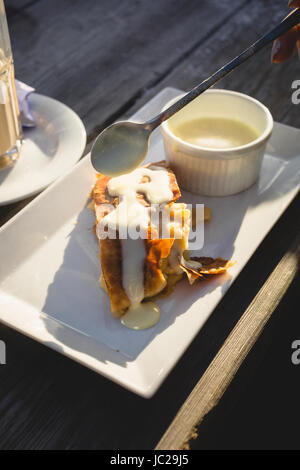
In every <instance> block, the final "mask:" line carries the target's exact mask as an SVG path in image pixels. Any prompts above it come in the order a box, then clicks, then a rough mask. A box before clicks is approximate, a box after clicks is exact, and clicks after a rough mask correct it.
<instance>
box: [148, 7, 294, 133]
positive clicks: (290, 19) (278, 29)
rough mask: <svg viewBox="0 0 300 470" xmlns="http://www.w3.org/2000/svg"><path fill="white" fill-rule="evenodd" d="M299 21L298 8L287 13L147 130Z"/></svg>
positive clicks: (152, 122)
mask: <svg viewBox="0 0 300 470" xmlns="http://www.w3.org/2000/svg"><path fill="white" fill-rule="evenodd" d="M298 23H300V8H297V9H296V10H294V11H293V12H292V13H290V15H288V16H287V17H286V18H285V19H284V20H283V21H282V22H281V23H279V24H278V25H277V26H275V28H273V29H272V30H271V31H269V32H268V33H267V34H265V35H264V36H262V37H261V38H260V39H258V41H256V42H255V43H254V44H252V45H251V46H250V47H248V49H246V50H245V51H244V52H242V53H241V54H240V55H238V56H237V57H235V58H234V59H233V60H231V61H230V62H228V63H227V64H226V65H224V66H223V67H221V68H220V69H219V70H217V72H215V73H214V74H213V75H211V76H210V77H209V78H207V79H206V80H204V81H203V82H202V83H200V85H197V86H196V87H195V88H193V89H192V90H191V91H189V92H188V93H187V94H186V95H184V96H183V97H182V98H181V99H179V100H178V101H176V103H174V104H172V105H171V106H170V107H169V108H167V109H165V110H164V111H162V112H161V113H160V114H158V115H157V116H155V117H154V118H153V119H151V120H149V121H147V123H146V125H147V128H148V130H150V131H153V130H154V129H155V128H156V127H158V126H159V125H160V124H161V123H162V122H163V121H166V120H167V119H169V118H170V117H171V116H173V114H175V113H177V111H180V109H182V108H183V107H184V106H186V105H187V104H188V103H190V102H191V101H193V100H194V99H195V98H196V97H197V96H199V95H200V94H201V93H203V92H204V91H205V90H207V89H208V88H210V87H211V86H212V85H214V84H215V83H217V82H218V81H219V80H221V78H223V77H225V76H226V75H228V74H229V73H230V72H232V71H233V70H234V69H235V68H236V67H238V66H239V65H241V64H242V63H243V62H245V61H246V60H247V59H249V58H250V57H252V56H253V55H254V54H256V52H258V51H260V50H261V49H262V48H263V47H264V46H266V45H267V44H269V43H270V42H272V41H274V39H276V38H278V37H279V36H281V35H282V34H284V33H285V32H287V31H289V30H290V29H291V28H292V27H293V26H295V25H296V24H298Z"/></svg>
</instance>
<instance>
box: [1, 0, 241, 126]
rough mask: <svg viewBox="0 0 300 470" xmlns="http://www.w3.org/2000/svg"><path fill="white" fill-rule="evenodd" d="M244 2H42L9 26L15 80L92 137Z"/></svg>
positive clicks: (105, 0) (169, 0) (109, 0)
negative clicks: (66, 111) (55, 104)
mask: <svg viewBox="0 0 300 470" xmlns="http://www.w3.org/2000/svg"><path fill="white" fill-rule="evenodd" d="M246 3H248V2H247V1H242V2H241V1H240V0H224V1H223V2H222V4H220V2H219V1H218V0H210V1H209V2H205V4H203V3H199V1H197V0H190V1H185V0H180V1H174V0H165V1H164V2H148V1H146V0H140V1H136V0H131V1H129V2H128V1H127V2H120V1H118V0H102V1H101V2H95V1H94V0H85V1H84V2H82V1H74V0H52V1H51V2H49V1H48V2H47V1H46V2H45V1H39V2H37V3H34V4H33V5H32V6H31V7H29V8H26V10H25V12H24V15H18V16H16V15H15V16H14V17H13V19H12V22H11V23H10V22H9V23H10V24H9V25H10V31H11V38H12V45H13V51H14V59H15V68H16V75H17V77H19V78H20V80H23V81H25V82H28V83H29V84H31V85H32V86H34V87H36V89H37V91H38V92H40V93H44V94H46V95H49V96H52V97H54V98H57V99H59V100H61V101H63V102H64V103H66V104H68V105H69V106H71V107H72V108H73V109H74V110H75V111H76V112H77V113H78V114H79V115H80V117H81V118H82V119H83V121H84V123H85V125H86V128H87V132H88V134H90V132H91V131H92V130H93V129H95V128H101V127H103V125H105V123H107V122H110V121H111V120H112V119H114V118H116V117H118V116H120V115H121V114H122V113H123V112H124V110H126V109H127V107H128V106H129V105H130V104H131V103H132V102H133V101H134V100H135V99H136V98H137V97H138V96H140V95H141V94H142V93H143V91H144V90H145V89H147V88H148V87H149V86H152V84H153V83H156V82H157V81H159V80H160V79H161V77H162V76H163V75H165V74H166V73H168V71H169V70H172V69H173V67H174V66H176V65H177V64H178V62H179V61H180V60H181V59H182V58H183V57H184V56H185V55H186V54H188V53H189V52H190V51H191V50H193V49H194V48H195V47H197V45H199V44H201V42H202V41H203V40H204V38H205V37H207V36H208V35H209V34H211V32H212V31H214V30H216V29H217V28H218V27H219V25H220V24H222V22H223V21H226V20H227V19H228V18H230V16H231V15H232V13H233V12H234V10H235V9H236V8H241V7H242V6H243V5H245V4H246ZM8 20H9V18H8Z"/></svg>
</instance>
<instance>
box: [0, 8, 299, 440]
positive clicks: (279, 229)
mask: <svg viewBox="0 0 300 470" xmlns="http://www.w3.org/2000/svg"><path fill="white" fill-rule="evenodd" d="M7 4H8V6H9V5H10V1H7ZM25 4H26V5H27V6H26V5H25ZM24 5H25V8H22V6H24ZM12 7H13V8H12ZM285 11H286V10H285V6H284V1H281V0H277V1H274V0H259V1H257V0H250V1H248V0H247V1H238V0H236V1H235V0H228V1H227V0H224V1H223V2H219V1H217V0H201V1H198V0H197V1H196V0H191V1H187V0H181V1H175V0H173V1H172V0H165V1H164V2H159V1H153V2H146V1H136V0H130V1H128V2H118V1H117V0H111V1H110V2H108V1H107V0H101V2H95V1H92V0H85V1H84V2H83V1H79V0H72V1H71V0H60V1H58V0H51V1H50V0H37V1H36V2H35V1H32V2H29V1H28V2H27V1H26V0H24V3H23V2H22V0H19V1H18V0H13V1H12V2H11V8H10V9H9V13H10V15H9V17H8V20H9V25H10V30H11V34H12V43H13V48H14V55H15V62H16V71H17V75H18V77H19V78H20V79H21V80H24V81H27V82H28V83H30V84H32V85H33V86H36V88H37V90H38V91H39V92H41V93H45V94H48V95H50V96H52V97H54V98H57V99H60V100H61V101H63V102H65V103H66V104H68V105H69V106H71V107H72V108H73V109H75V111H77V112H78V113H79V115H80V116H81V117H82V118H83V119H84V122H85V124H86V126H87V129H88V132H89V134H90V139H91V138H92V137H93V135H94V133H95V132H96V131H97V130H98V129H101V128H102V127H103V126H105V124H106V123H107V122H111V121H112V120H114V119H117V118H118V119H119V118H122V117H125V116H128V115H130V114H132V113H133V112H134V111H135V110H136V109H137V108H138V107H140V106H141V105H142V104H144V103H145V102H146V101H148V99H149V98H150V97H151V96H153V95H154V94H155V93H157V91H159V90H160V89H162V88H163V87H165V86H167V85H171V86H177V87H180V88H183V89H188V88H190V87H191V86H193V85H195V84H196V83H198V81H200V80H201V79H202V78H204V77H205V76H207V75H208V74H209V73H211V72H213V71H214V70H215V69H216V68H217V67H219V66H221V65H223V63H224V62H225V61H226V60H228V59H229V58H231V57H233V55H235V54H237V53H239V52H240V50H241V48H244V47H246V46H247V45H248V44H249V42H251V41H253V40H254V39H255V38H256V37H257V36H258V35H259V34H261V33H262V32H264V31H265V29H266V28H269V27H270V26H271V23H272V24H274V23H275V22H276V21H277V20H278V19H280V18H281V17H282V16H284V14H285ZM269 52H270V51H269V50H266V51H264V52H262V53H261V54H259V56H257V59H256V60H257V62H256V61H251V62H249V64H245V65H244V66H243V69H241V70H239V71H238V72H235V73H234V74H232V75H231V76H230V77H229V79H228V81H227V82H222V83H220V86H224V87H228V88H232V89H235V90H240V91H246V92H250V94H252V96H254V97H257V98H259V99H261V100H262V101H263V102H264V103H266V104H267V105H268V106H269V107H270V108H271V110H272V112H273V114H274V117H275V118H276V119H278V120H281V119H283V120H284V122H287V123H289V124H292V125H294V126H296V127H300V113H299V111H298V107H297V106H293V105H291V100H290V83H291V81H292V80H294V79H295V78H297V74H298V70H299V64H298V62H297V61H295V60H294V61H293V60H291V61H289V62H288V63H287V64H285V65H283V66H271V64H270V60H269ZM299 202H300V198H299V197H298V198H297V199H295V201H294V202H293V203H292V204H291V206H290V207H289V209H288V210H287V211H286V212H285V214H284V215H283V216H282V218H281V219H280V221H279V222H278V223H277V224H276V226H275V227H274V228H273V230H272V232H271V233H270V234H269V235H268V236H267V237H266V239H265V241H264V242H263V243H262V245H261V246H260V247H259V248H258V250H257V252H256V253H255V254H254V255H253V257H252V258H251V260H250V261H249V263H248V264H247V266H246V267H245V268H244V270H243V271H242V273H241V274H240V276H239V278H238V279H237V280H236V282H235V283H234V285H233V286H232V287H231V288H230V291H229V292H228V293H227V294H226V295H225V297H224V298H223V299H222V301H221V303H220V304H219V305H218V307H217V308H216V310H215V312H214V313H213V315H212V316H211V317H210V318H209V320H208V321H207V323H206V324H205V326H204V327H203V329H202V330H201V331H200V333H199V334H198V335H197V337H196V338H195V340H194V341H193V343H192V345H191V346H190V347H189V349H188V350H187V351H186V353H185V354H184V356H183V357H182V358H181V360H180V361H179V363H178V364H177V366H176V368H175V369H174V370H173V371H172V372H171V374H170V375H169V377H168V378H167V380H166V381H165V383H164V384H163V385H162V387H161V388H160V390H159V391H158V392H157V394H156V395H155V396H154V397H153V398H151V399H150V400H144V399H142V398H140V397H137V396H135V395H133V394H132V393H130V392H127V391H126V390H123V389H122V388H120V387H118V386H117V385H115V384H113V383H111V382H110V381H108V380H106V379H105V378H103V377H101V376H98V375H97V374H95V373H93V372H91V371H89V370H87V369H85V368H84V367H82V366H80V365H79V364H76V363H74V362H72V361H71V360H69V359H67V358H66V357H63V356H61V355H60V354H58V353H56V352H54V351H52V350H50V349H47V348H46V347H44V346H41V345H39V344H37V343H35V342H34V341H32V340H30V339H28V338H26V337H24V336H22V335H20V334H18V333H16V332H15V331H13V330H10V329H9V328H7V327H5V326H3V325H0V339H2V340H4V341H5V342H6V345H7V365H6V366H2V367H0V448H1V449H145V448H146V449H151V448H154V446H155V445H156V443H157V442H158V440H159V438H160V436H162V435H163V433H164V432H165V430H166V429H167V427H168V426H169V424H170V422H171V421H172V420H173V418H174V416H175V415H176V413H177V411H178V409H179V408H180V406H181V405H182V403H183V402H184V401H185V400H186V398H187V397H188V396H189V394H190V393H191V392H192V390H193V388H194V386H195V385H196V384H197V383H198V380H199V378H200V377H201V376H202V374H203V373H204V372H205V370H206V369H207V368H208V366H209V364H210V362H211V361H212V360H213V358H214V356H215V355H216V353H217V351H218V350H219V349H220V348H221V346H222V344H223V343H224V341H225V340H226V338H227V336H228V335H229V333H230V332H231V331H232V329H233V327H234V326H235V324H236V323H237V321H238V320H239V319H240V317H241V315H242V314H243V313H244V311H245V310H246V309H247V307H248V305H249V304H250V303H251V301H252V300H253V298H254V297H255V295H256V294H257V292H258V291H259V289H260V288H261V287H262V286H263V284H264V283H265V282H266V279H267V278H268V276H269V275H270V273H271V272H272V271H273V270H274V268H275V267H276V265H277V264H278V262H279V261H280V259H281V258H282V257H283V256H284V255H285V253H286V249H287V247H288V246H289V245H290V244H291V243H292V241H293V240H294V239H295V237H296V235H297V233H298V231H299V223H298V221H299ZM26 203H27V201H23V202H22V203H18V204H15V205H12V206H10V207H7V208H0V224H1V223H3V222H4V221H5V220H8V218H9V217H11V216H12V215H13V214H14V213H16V212H17V211H18V210H19V209H20V208H21V207H22V206H24V205H25V204H26ZM249 279H251V282H249ZM241 293H242V295H241Z"/></svg>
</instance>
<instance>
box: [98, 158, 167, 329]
mask: <svg viewBox="0 0 300 470" xmlns="http://www.w3.org/2000/svg"><path fill="white" fill-rule="evenodd" d="M144 178H146V179H147V180H148V181H146V182H141V181H142V180H143V179H144ZM107 189H108V193H109V195H110V196H112V197H118V198H119V205H118V206H117V207H116V208H115V209H114V210H113V211H112V212H110V213H109V214H107V215H106V216H105V217H104V218H103V219H102V223H103V224H104V225H105V226H108V227H112V228H114V227H117V229H118V232H119V235H120V238H121V244H122V284H123V288H124V290H125V292H126V294H127V296H128V298H129V300H130V303H131V307H130V309H129V310H128V312H127V313H126V314H125V315H124V316H123V317H122V318H121V321H122V323H123V324H124V325H125V326H127V327H128V328H132V329H135V330H138V329H146V328H150V327H151V326H153V325H155V323H157V322H158V320H159V318H160V310H159V308H158V307H157V305H155V304H154V303H153V302H145V301H144V302H142V300H143V299H144V261H145V258H146V255H147V253H146V247H145V242H144V239H145V238H147V236H148V227H149V223H150V215H151V214H150V207H146V206H144V205H143V204H140V203H139V202H138V200H137V194H139V193H142V194H144V195H145V197H146V199H147V201H148V202H149V204H152V205H153V204H157V205H159V204H163V203H168V202H170V201H171V200H172V198H173V192H172V191H171V189H170V187H169V174H168V171H167V170H166V169H165V168H162V167H155V166H154V165H152V167H151V169H150V168H137V169H136V170H134V171H132V172H131V173H128V174H125V175H121V176H118V177H115V178H111V179H110V180H109V182H108V184H107ZM100 229H101V226H100ZM139 233H141V234H143V233H144V237H141V236H140V235H139Z"/></svg>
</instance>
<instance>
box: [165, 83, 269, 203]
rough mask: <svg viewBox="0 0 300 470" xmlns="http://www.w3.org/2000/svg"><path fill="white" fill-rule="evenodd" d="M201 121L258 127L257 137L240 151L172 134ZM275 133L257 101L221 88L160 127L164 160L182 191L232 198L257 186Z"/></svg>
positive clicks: (263, 108) (267, 112)
mask: <svg viewBox="0 0 300 470" xmlns="http://www.w3.org/2000/svg"><path fill="white" fill-rule="evenodd" d="M178 98H179V97H177V98H175V99H173V100H172V101H170V102H169V103H167V104H166V106H165V107H164V109H165V108H167V107H168V106H170V105H171V104H172V103H174V102H175V101H176V100H178ZM200 117H201V118H202V117H210V118H211V117H219V118H220V117H222V118H230V119H237V120H240V121H243V122H245V123H246V124H248V125H250V126H252V127H254V128H255V129H256V130H257V131H258V134H259V137H258V138H257V139H256V140H254V141H253V142H250V143H249V144H247V145H243V146H241V147H234V148H230V149H224V150H223V149H210V148H204V147H199V146H197V145H193V144H190V143H188V142H185V141H183V140H181V139H180V138H179V137H177V136H176V135H175V134H173V132H172V131H171V130H170V127H169V125H170V126H172V125H173V126H174V125H175V126H176V124H178V123H179V122H182V121H190V120H192V119H195V118H200ZM272 130H273V118H272V115H271V113H270V111H269V110H268V109H267V108H266V107H265V106H264V105H263V104H261V103H260V102H259V101H257V100H255V99H254V98H251V97H250V96H247V95H244V94H242V93H237V92H235V91H229V90H217V89H211V90H207V91H206V92H205V93H203V94H202V95H200V96H199V97H198V98H196V99H195V100H194V101H192V102H191V103H189V104H188V105H187V106H185V107H184V108H183V109H182V110H181V111H179V112H178V113H176V114H175V115H174V116H172V117H171V118H170V119H169V120H168V121H165V122H164V123H163V124H162V126H161V132H162V135H163V138H164V144H165V151H166V157H167V160H168V161H169V163H170V166H171V167H172V169H174V172H175V174H176V177H177V180H178V183H179V185H180V187H181V188H183V189H186V190H188V191H191V192H194V193H198V194H203V195H207V196H229V195H230V194H235V193H239V192H240V191H243V190H245V189H247V188H249V187H250V186H251V185H252V184H254V183H255V181H256V180H257V178H258V176H259V172H260V168H261V163H262V159H263V155H264V152H265V148H266V144H267V141H268V139H269V138H270V136H271V133H272Z"/></svg>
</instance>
